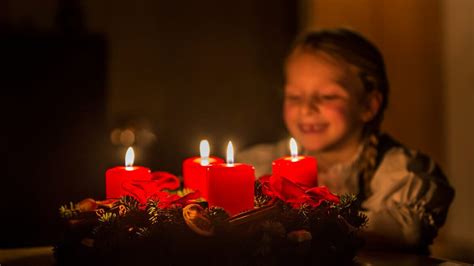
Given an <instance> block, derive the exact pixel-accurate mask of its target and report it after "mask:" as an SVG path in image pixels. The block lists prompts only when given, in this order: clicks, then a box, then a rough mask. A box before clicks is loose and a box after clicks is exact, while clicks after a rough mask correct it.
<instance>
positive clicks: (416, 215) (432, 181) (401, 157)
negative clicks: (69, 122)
mask: <svg viewBox="0 0 474 266" xmlns="http://www.w3.org/2000/svg"><path fill="white" fill-rule="evenodd" d="M370 190H371V192H372V193H371V195H370V196H369V197H368V198H367V199H366V201H364V202H363V203H362V208H363V209H365V210H366V214H367V216H368V218H369V223H368V227H367V228H366V230H365V233H366V234H367V235H368V236H369V237H368V240H369V241H368V242H369V244H370V243H371V244H375V245H379V244H383V245H384V246H387V245H392V246H396V247H400V248H409V249H416V250H426V249H427V247H428V246H429V245H430V244H431V243H432V241H433V239H434V238H435V237H436V235H437V231H438V229H439V228H440V227H441V226H442V225H443V224H444V222H445V219H446V215H447V211H448V208H449V205H450V204H451V202H452V200H453V197H454V190H453V189H452V188H451V186H450V185H449V183H448V181H447V179H446V177H445V176H444V174H443V173H442V172H441V170H440V168H439V167H438V166H437V165H436V164H435V163H434V162H433V161H432V160H431V159H430V158H428V157H427V156H425V155H422V154H420V153H416V152H413V151H409V150H406V149H404V148H400V147H396V148H392V149H390V150H389V151H387V152H386V153H385V156H384V158H383V160H382V162H381V164H380V166H379V168H378V169H377V171H376V172H375V175H374V177H373V178H372V181H371V182H370Z"/></svg>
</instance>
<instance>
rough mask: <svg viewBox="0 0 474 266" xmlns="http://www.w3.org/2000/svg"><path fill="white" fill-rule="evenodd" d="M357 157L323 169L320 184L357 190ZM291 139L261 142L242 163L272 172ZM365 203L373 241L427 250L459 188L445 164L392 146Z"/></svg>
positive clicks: (340, 191) (333, 189) (367, 231)
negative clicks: (448, 175) (442, 168)
mask: <svg viewBox="0 0 474 266" xmlns="http://www.w3.org/2000/svg"><path fill="white" fill-rule="evenodd" d="M361 151H362V147H361V148H360V149H359V152H358V153H357V154H356V155H355V156H354V158H353V159H352V160H350V161H349V162H347V163H346V164H341V165H336V166H333V167H331V168H330V169H328V170H326V171H325V172H320V173H318V182H319V185H324V186H327V187H328V188H329V190H330V191H331V192H333V193H335V194H338V195H341V194H344V193H352V194H357V193H358V192H359V177H358V176H359V173H358V171H357V169H356V168H355V162H356V161H357V159H358V158H359V156H360V153H361ZM288 154H289V151H288V140H286V139H285V140H282V141H279V142H277V143H275V144H260V145H256V146H254V147H251V148H250V149H248V150H245V151H242V152H240V153H239V158H238V160H239V161H240V162H244V163H249V164H252V165H253V166H254V167H255V171H256V176H257V177H260V176H262V175H265V174H271V164H272V161H273V160H275V159H277V158H279V157H282V156H287V155H288ZM369 187H370V192H371V193H370V195H369V196H368V197H367V199H365V200H364V201H363V202H362V205H361V206H362V209H363V210H364V211H363V212H364V213H365V214H366V215H367V217H368V218H369V222H368V225H367V227H366V228H365V229H364V232H365V234H367V235H368V236H370V237H368V244H369V246H370V245H371V244H373V245H382V246H393V247H397V248H402V247H403V248H407V249H417V250H423V251H426V249H427V247H428V246H429V245H430V244H431V243H432V241H433V239H434V237H436V234H437V230H438V229H439V228H440V227H441V226H442V225H443V224H444V221H445V219H446V215H447V211H448V208H449V205H450V204H451V202H452V200H453V197H454V190H453V189H452V188H451V187H450V185H449V183H448V181H447V180H446V178H445V177H444V175H443V174H442V172H441V171H440V169H439V167H437V165H436V164H435V163H434V162H433V160H431V159H430V158H428V157H427V156H425V155H422V154H420V153H418V152H416V151H413V150H409V149H407V148H405V147H403V146H394V147H392V148H390V149H388V150H387V151H386V152H385V154H384V155H383V157H382V160H381V162H380V164H379V166H378V167H377V169H376V171H375V174H374V176H373V178H372V179H371V181H370V184H369Z"/></svg>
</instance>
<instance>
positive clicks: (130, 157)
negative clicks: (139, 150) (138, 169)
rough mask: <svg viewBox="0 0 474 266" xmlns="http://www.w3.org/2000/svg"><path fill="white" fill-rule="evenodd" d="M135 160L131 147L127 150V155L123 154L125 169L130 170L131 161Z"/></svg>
mask: <svg viewBox="0 0 474 266" xmlns="http://www.w3.org/2000/svg"><path fill="white" fill-rule="evenodd" d="M134 160H135V152H134V151H133V148H132V147H129V148H128V149H127V153H126V154H125V167H126V168H127V170H130V169H132V168H133V167H132V166H133V161H134Z"/></svg>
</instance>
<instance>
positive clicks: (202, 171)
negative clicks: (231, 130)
mask: <svg viewBox="0 0 474 266" xmlns="http://www.w3.org/2000/svg"><path fill="white" fill-rule="evenodd" d="M199 152H200V155H201V156H200V157H191V158H188V159H186V160H185V161H184V162H183V179H184V187H186V188H189V189H192V190H194V191H197V190H199V191H200V192H201V195H202V197H204V198H207V169H208V168H209V166H210V165H212V164H216V163H223V162H224V160H222V159H221V158H217V157H209V154H210V148H209V142H208V141H207V140H202V141H201V143H200V145H199Z"/></svg>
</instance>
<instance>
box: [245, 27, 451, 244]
mask: <svg viewBox="0 0 474 266" xmlns="http://www.w3.org/2000/svg"><path fill="white" fill-rule="evenodd" d="M388 88H389V86H388V80H387V76H386V73H385V66H384V62H383V58H382V55H381V54H380V52H379V51H378V49H377V48H376V47H375V46H374V45H373V44H371V43H370V42H369V41H368V40H366V39H365V38H364V37H362V36H361V35H359V34H357V33H355V32H352V31H349V30H346V29H336V30H325V31H319V32H311V33H309V34H306V35H304V36H303V37H302V38H300V39H298V40H297V41H296V43H295V45H294V46H293V48H292V49H291V52H290V53H289V55H288V57H287V59H286V62H285V86H284V105H283V117H284V120H285V124H286V127H287V129H288V131H289V133H290V134H291V135H292V136H293V137H294V138H295V139H296V140H297V141H298V143H299V144H300V145H301V146H302V148H303V152H304V153H305V154H306V155H310V156H314V157H316V158H317V160H318V182H319V185H322V186H327V187H328V188H329V189H330V191H331V192H333V193H335V194H339V195H340V194H344V193H353V194H357V195H358V197H359V200H360V202H361V211H363V212H365V214H366V215H367V216H368V218H369V223H368V227H367V228H366V229H365V232H364V233H365V235H366V236H367V240H368V241H367V242H368V244H369V245H371V244H372V245H373V246H378V247H380V246H384V247H387V246H392V247H398V248H402V247H403V248H409V249H411V250H417V251H420V252H427V251H428V246H429V245H430V244H431V243H432V240H433V239H434V237H435V236H436V234H437V231H438V229H439V227H441V226H442V225H443V224H444V221H445V219H446V214H447V211H448V207H449V205H450V203H451V201H452V199H453V196H454V191H453V189H452V188H451V187H450V185H449V184H448V182H447V180H446V178H445V176H444V175H443V173H442V172H441V171H440V169H439V167H438V166H437V165H436V164H435V163H434V162H433V161H432V160H431V159H429V158H428V157H427V156H425V155H422V154H421V153H419V152H416V151H413V150H410V149H408V148H406V147H405V146H403V145H401V144H400V143H398V142H396V141H395V140H393V139H392V138H391V137H389V136H388V135H385V134H381V133H380V124H381V122H382V119H383V113H384V111H385V109H386V107H387V103H388ZM287 147H288V140H287V139H285V140H283V141H280V142H279V143H277V144H273V145H265V144H263V145H257V146H255V147H253V148H251V149H249V150H247V151H244V152H242V153H241V154H240V160H241V161H243V162H247V163H250V164H253V165H254V166H255V168H256V172H257V176H261V175H263V174H270V173H271V162H272V161H273V160H275V159H277V158H279V157H281V156H286V155H287V154H288V148H287Z"/></svg>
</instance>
